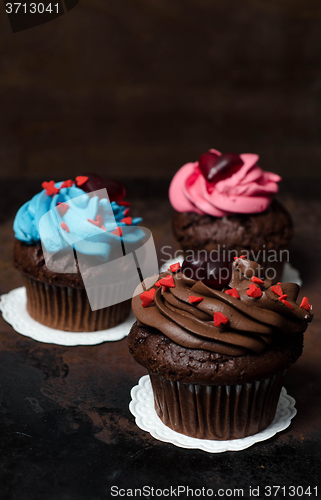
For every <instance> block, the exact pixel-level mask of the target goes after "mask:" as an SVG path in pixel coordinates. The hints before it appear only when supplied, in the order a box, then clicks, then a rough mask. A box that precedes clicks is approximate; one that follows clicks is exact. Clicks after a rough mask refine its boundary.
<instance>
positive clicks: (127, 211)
mask: <svg viewBox="0 0 321 500" xmlns="http://www.w3.org/2000/svg"><path fill="white" fill-rule="evenodd" d="M129 212H130V210H129V208H126V210H124V215H125V217H127V215H129Z"/></svg>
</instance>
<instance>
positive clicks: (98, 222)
mask: <svg viewBox="0 0 321 500" xmlns="http://www.w3.org/2000/svg"><path fill="white" fill-rule="evenodd" d="M87 220H88V222H91V224H94V226H98V227H101V226H102V225H103V223H104V219H103V218H102V216H101V215H100V214H97V215H96V219H95V220H92V219H87Z"/></svg>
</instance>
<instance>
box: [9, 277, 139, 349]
mask: <svg viewBox="0 0 321 500" xmlns="http://www.w3.org/2000/svg"><path fill="white" fill-rule="evenodd" d="M26 304H27V295H26V289H25V287H20V288H16V289H15V290H12V291H11V292H9V293H6V294H4V295H2V296H1V297H0V310H1V312H2V316H3V318H4V319H5V320H6V321H7V322H8V323H10V325H11V326H12V328H14V330H16V332H18V333H21V335H25V336H26V337H31V338H32V339H34V340H38V341H39V342H45V343H48V344H58V345H66V346H75V345H95V344H101V343H102V342H111V341H115V340H121V339H123V338H124V337H126V336H127V335H128V333H129V330H130V329H131V326H132V324H133V323H134V321H135V316H134V314H133V313H132V312H131V313H130V315H129V317H128V318H127V319H126V320H125V321H124V322H123V323H121V324H120V325H117V326H115V327H114V328H109V329H108V330H99V331H97V332H80V333H79V332H64V331H62V330H55V329H54V328H49V327H48V326H45V325H42V324H41V323H38V321H35V320H34V319H32V318H31V317H30V316H29V313H28V311H27V307H26Z"/></svg>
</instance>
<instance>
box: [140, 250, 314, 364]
mask: <svg viewBox="0 0 321 500" xmlns="http://www.w3.org/2000/svg"><path fill="white" fill-rule="evenodd" d="M233 266H234V270H233V277H232V279H231V281H230V284H229V288H228V289H227V290H222V291H219V290H214V289H212V288H209V287H208V286H206V285H205V284H204V283H203V282H202V281H196V280H193V279H190V278H187V277H186V276H185V275H184V274H183V273H182V272H178V273H176V274H175V273H164V274H163V275H162V278H161V279H160V280H159V281H158V282H157V284H155V285H153V286H152V287H150V290H155V292H153V293H150V291H147V292H144V293H143V294H141V296H136V297H134V298H133V301H132V305H133V311H134V314H135V316H136V318H137V320H138V321H139V323H140V324H143V325H148V326H151V327H153V328H157V329H158V330H160V331H161V332H162V333H164V334H165V335H166V336H167V337H169V338H170V339H171V340H172V341H174V342H176V343H177V344H179V345H181V346H184V347H187V348H191V349H205V350H209V351H212V352H216V353H219V354H222V355H232V356H240V355H242V354H245V353H247V352H253V353H258V354H260V353H261V352H263V351H265V350H266V349H267V348H268V347H269V346H270V345H271V344H275V345H278V342H280V340H281V339H282V341H284V339H286V336H287V335H291V334H292V335H295V334H301V333H303V332H304V331H305V330H306V328H307V325H308V323H309V322H310V321H311V320H312V317H313V315H312V313H311V306H310V304H309V302H308V300H307V299H306V301H304V300H303V301H302V303H301V305H300V306H299V305H298V304H297V303H296V299H297V296H298V293H299V289H300V288H299V286H298V285H296V284H295V283H284V284H278V285H276V286H273V285H272V283H271V281H270V280H265V279H263V278H262V279H261V278H260V276H261V275H262V276H263V277H264V273H263V271H264V268H262V266H259V264H257V263H255V262H251V261H248V260H246V259H241V258H239V259H237V260H236V261H235V262H234V264H233ZM164 276H170V277H171V278H172V280H173V283H172V284H171V285H168V284H167V281H166V285H167V286H162V285H164V284H165V282H164ZM168 282H169V280H168ZM157 285H159V286H157ZM145 295H146V296H147V295H148V297H149V300H148V302H146V297H145ZM285 341H286V340H285Z"/></svg>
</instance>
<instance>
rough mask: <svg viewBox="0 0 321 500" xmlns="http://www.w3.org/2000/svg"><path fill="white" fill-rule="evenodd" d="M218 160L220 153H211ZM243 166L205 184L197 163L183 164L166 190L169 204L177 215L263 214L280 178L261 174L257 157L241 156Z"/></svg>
mask: <svg viewBox="0 0 321 500" xmlns="http://www.w3.org/2000/svg"><path fill="white" fill-rule="evenodd" d="M210 152H212V153H215V154H217V155H218V156H221V154H222V153H220V152H219V151H216V150H215V149H211V150H210ZM240 158H241V159H242V161H243V165H242V166H241V167H240V168H239V170H237V172H235V173H233V174H232V175H231V176H229V177H226V178H225V179H222V180H220V181H218V182H216V183H208V182H207V181H206V179H205V178H204V176H203V175H202V173H201V171H200V169H199V162H198V161H196V162H194V163H186V165H183V167H181V168H180V169H179V170H178V172H177V173H176V174H175V175H174V177H173V180H172V182H171V185H170V188H169V199H170V202H171V204H172V206H173V208H174V209H175V210H177V212H196V213H198V214H208V215H213V216H215V217H223V216H225V215H229V214H233V213H241V214H250V213H251V214H253V213H258V212H263V211H264V210H266V209H267V208H268V206H269V205H270V203H271V199H272V196H273V194H275V193H277V192H278V185H277V182H279V181H280V180H281V177H280V176H279V175H277V174H273V173H272V172H264V171H263V170H262V169H261V168H260V167H259V166H258V165H257V162H258V159H259V157H258V155H255V154H241V155H240Z"/></svg>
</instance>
